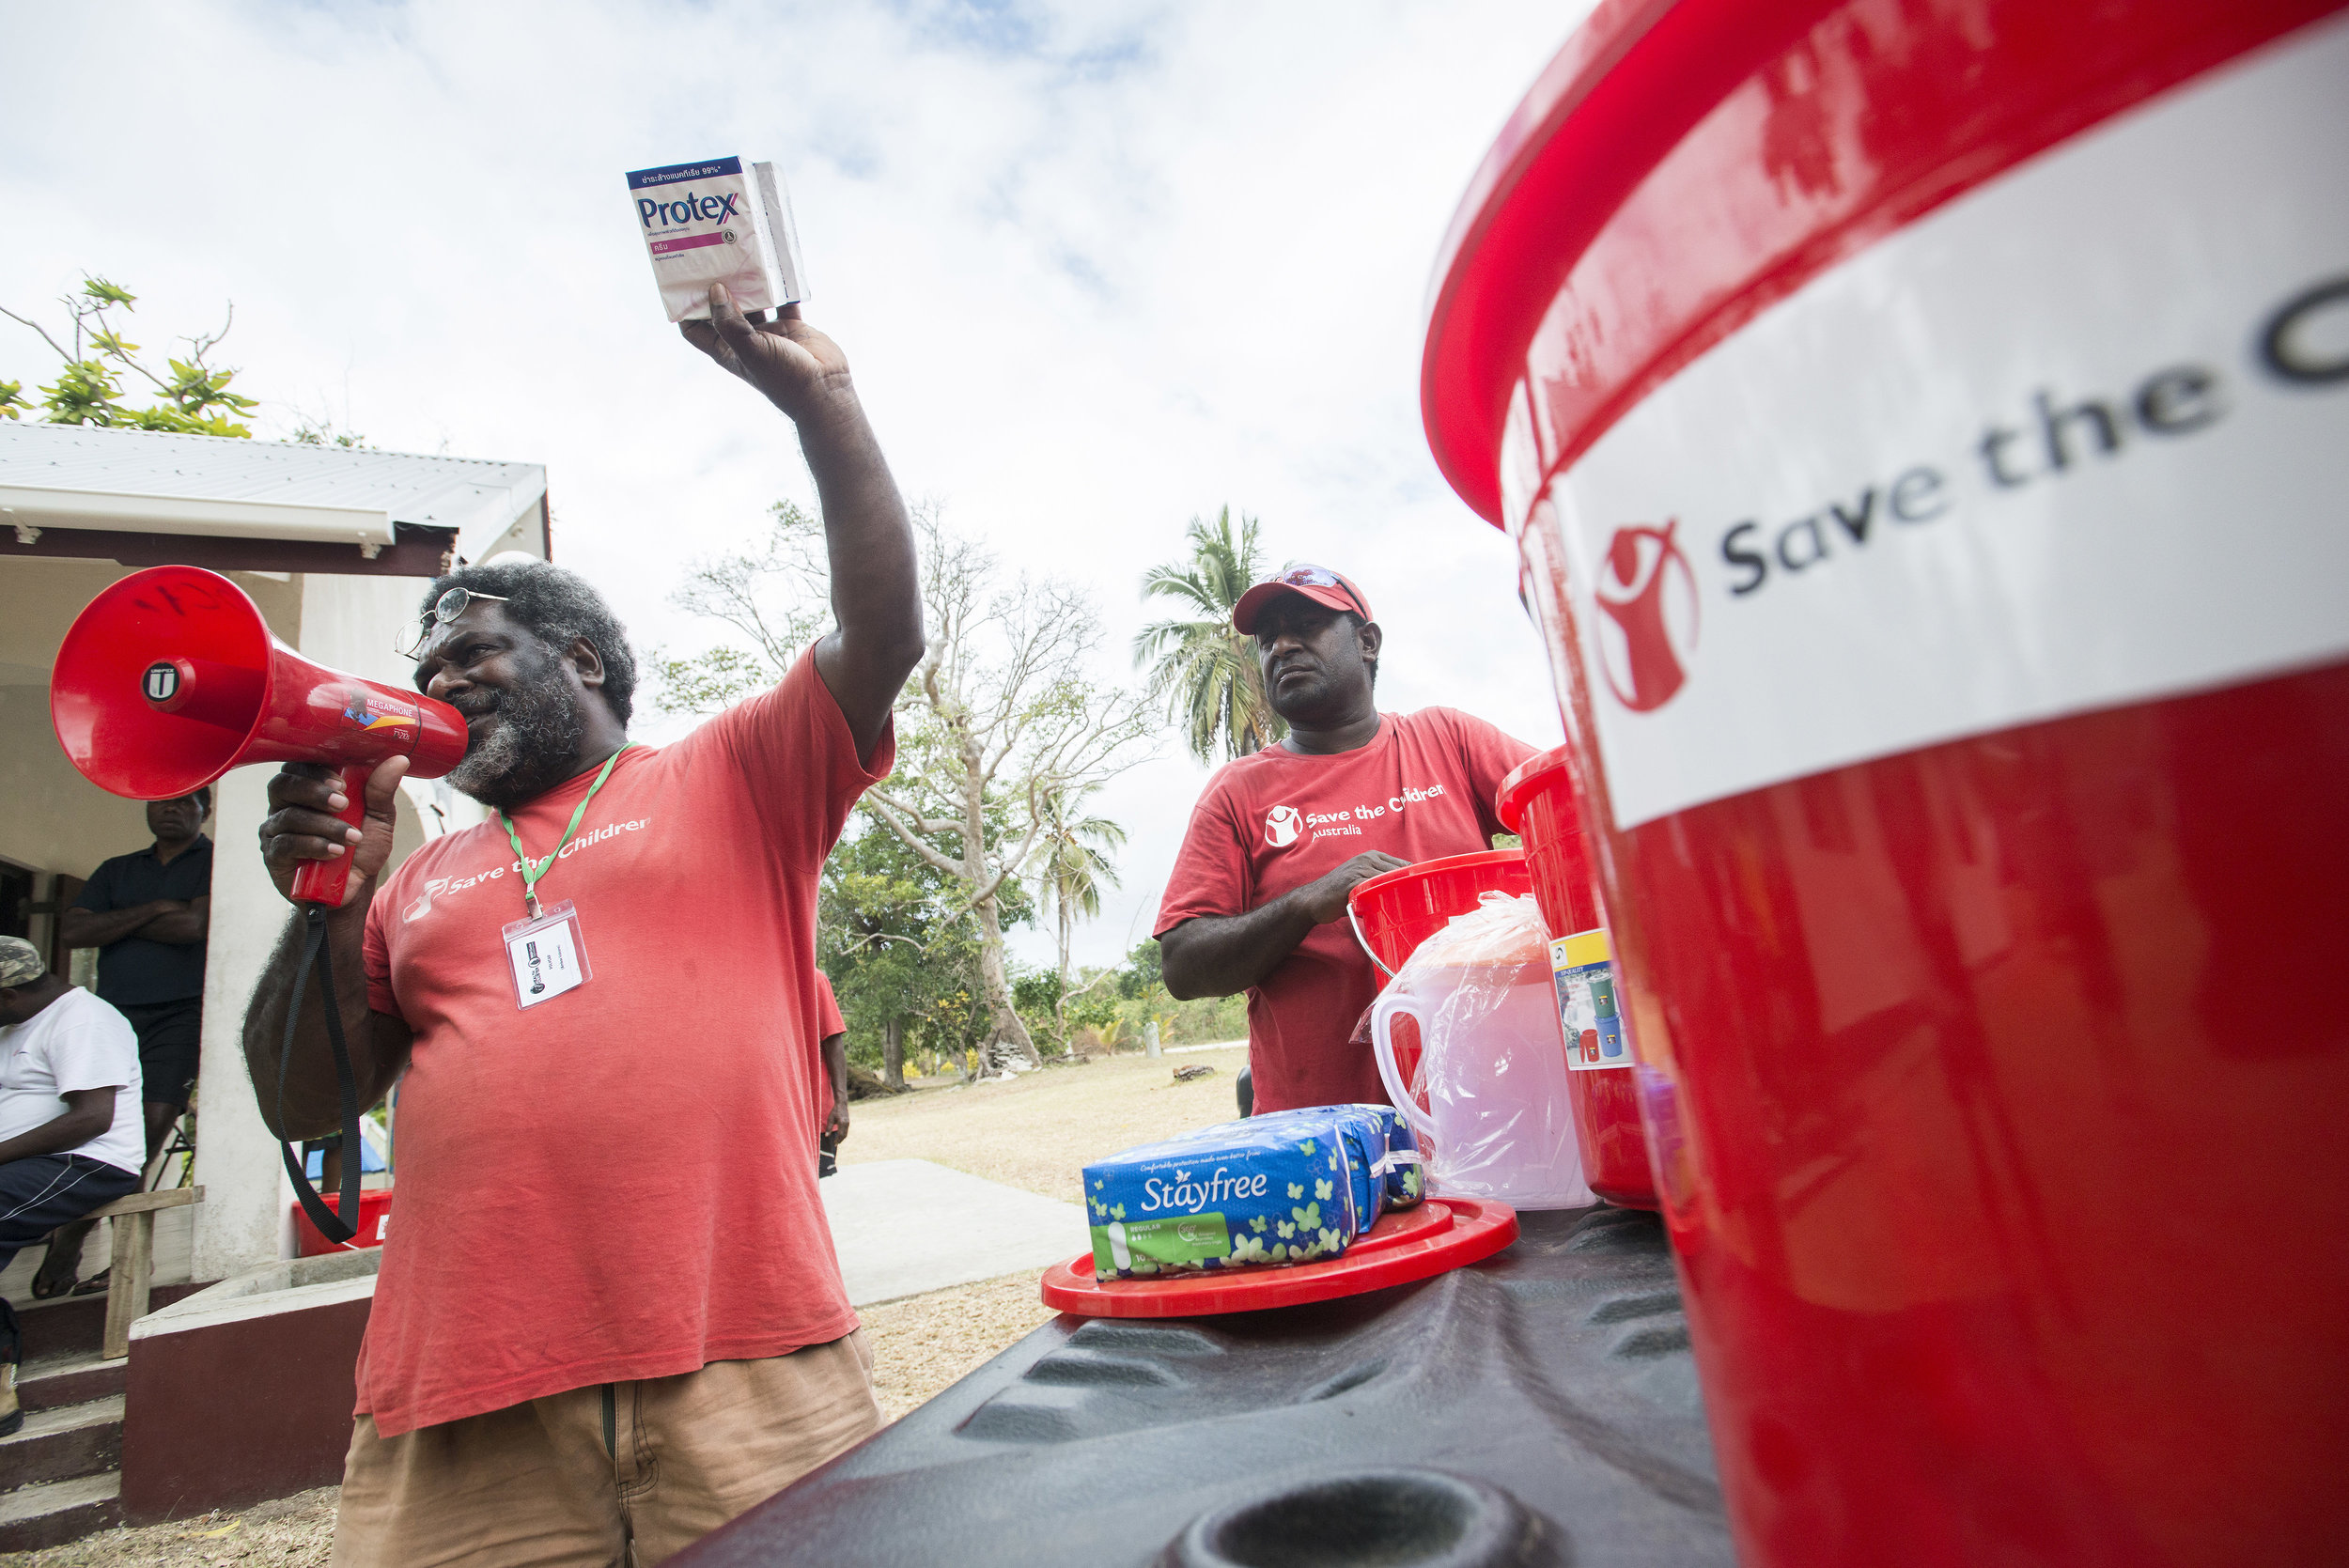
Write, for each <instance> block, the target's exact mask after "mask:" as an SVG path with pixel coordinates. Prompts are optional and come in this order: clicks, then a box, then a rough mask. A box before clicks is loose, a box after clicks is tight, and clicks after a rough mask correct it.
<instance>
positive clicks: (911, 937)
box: [817, 813, 1050, 1066]
mask: <svg viewBox="0 0 2349 1568" xmlns="http://www.w3.org/2000/svg"><path fill="white" fill-rule="evenodd" d="M998 831H1001V830H1000V824H998ZM1007 893H1008V896H1007V897H1006V898H1005V900H1004V901H1003V906H1002V908H1003V918H1004V920H1005V923H1006V924H1032V923H1033V922H1034V917H1035V908H1034V903H1033V902H1032V901H1031V900H1030V899H1029V898H1028V897H1027V895H1026V893H1025V891H1024V890H1021V889H1019V888H1018V887H1016V886H1014V887H1013V888H1011V889H1009V890H1007ZM817 961H818V962H819V963H820V964H821V965H822V966H823V969H824V971H825V973H827V974H829V975H830V976H831V977H832V991H833V994H834V995H835V996H836V997H837V998H838V1000H839V1002H840V1013H841V1017H842V1018H843V1019H844V1020H845V1021H846V1022H847V1024H848V1054H849V1056H850V1058H851V1059H853V1060H855V1061H858V1062H861V1063H868V1064H870V1065H874V1066H879V1064H880V1062H881V1058H882V1042H883V1040H884V1039H885V1037H886V1036H887V1033H888V1031H889V1026H890V1024H891V1023H892V1022H893V1021H894V1022H895V1023H897V1024H898V1025H899V1027H900V1030H901V1034H900V1040H901V1043H902V1044H903V1046H904V1048H905V1051H906V1055H907V1057H908V1058H909V1059H910V1058H911V1057H912V1056H913V1055H914V1054H915V1053H916V1052H917V1051H923V1050H933V1051H941V1052H945V1053H947V1054H949V1055H959V1054H960V1053H961V1052H962V1051H964V1050H966V1049H968V1048H972V1047H973V1046H979V1045H984V1044H985V1043H986V1041H987V1039H988V1026H989V1017H988V1007H987V1004H986V1001H985V997H986V980H985V977H984V974H983V973H982V970H981V968H980V955H979V932H978V927H977V923H976V922H974V921H973V920H972V917H971V910H970V907H969V906H968V904H967V903H965V901H964V899H963V897H962V888H961V885H960V884H959V883H958V882H957V881H956V879H955V878H953V877H949V876H947V875H946V874H945V873H943V872H941V871H940V870H939V869H938V868H936V867H935V866H933V865H931V864H930V862H927V861H926V860H925V859H923V858H922V857H921V856H920V855H919V854H917V853H916V852H915V851H914V850H912V849H911V848H910V847H909V846H907V845H906V844H905V843H904V841H903V840H901V839H899V838H898V837H897V836H896V835H895V834H894V833H892V832H890V831H887V830H886V829H884V828H882V827H881V826H880V825H879V823H878V822H875V821H874V820H872V818H871V817H870V816H869V815H864V814H863V813H860V814H859V815H857V816H856V817H854V818H852V819H851V823H850V831H848V833H847V834H846V835H844V836H843V837H842V839H841V841H840V843H839V844H838V845H837V846H835V847H834V848H833V850H832V855H831V858H830V859H828V860H827V861H826V862H824V871H823V876H822V878H821V880H820V882H819V883H818V892H817ZM1049 1006H1050V1004H1049V1003H1047V1008H1048V1010H1049Z"/></svg>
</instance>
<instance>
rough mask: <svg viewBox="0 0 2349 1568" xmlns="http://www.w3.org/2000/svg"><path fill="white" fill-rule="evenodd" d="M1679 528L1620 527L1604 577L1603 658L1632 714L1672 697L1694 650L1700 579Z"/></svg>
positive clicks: (1610, 543)
mask: <svg viewBox="0 0 2349 1568" xmlns="http://www.w3.org/2000/svg"><path fill="white" fill-rule="evenodd" d="M1679 527H1680V523H1679V520H1677V519H1674V520H1672V521H1670V522H1667V523H1665V524H1664V526H1663V527H1661V528H1649V527H1646V526H1644V525H1635V526H1632V527H1629V528H1618V529H1616V530H1615V536H1614V537H1613V538H1612V539H1610V541H1608V545H1607V553H1606V557H1605V562H1606V569H1605V570H1604V571H1603V572H1602V573H1601V574H1600V576H1599V579H1598V592H1597V599H1598V608H1599V612H1600V613H1601V614H1603V615H1604V616H1605V617H1606V619H1605V620H1603V621H1602V622H1600V623H1599V627H1598V646H1599V658H1600V660H1601V662H1602V664H1603V666H1604V667H1605V669H1606V672H1607V685H1608V689H1609V690H1610V691H1613V692H1614V694H1615V700H1616V701H1617V702H1619V703H1621V704H1623V706H1626V707H1627V708H1629V709H1630V710H1631V711H1632V712H1634V713H1648V712H1652V711H1653V710H1655V709H1657V708H1659V707H1661V706H1664V705H1665V704H1666V703H1668V702H1670V701H1672V697H1673V696H1674V695H1675V694H1676V693H1677V692H1678V691H1680V689H1681V687H1682V686H1684V685H1686V684H1687V683H1688V656H1689V655H1690V654H1692V653H1694V652H1695V651H1696V645H1697V579H1696V573H1695V572H1694V571H1693V570H1691V569H1690V567H1689V566H1688V557H1687V556H1686V555H1683V554H1682V553H1681V552H1680V544H1679V541H1678V540H1676V539H1674V538H1673V537H1672V536H1673V534H1674V533H1675V532H1676V531H1677V530H1678V529H1679Z"/></svg>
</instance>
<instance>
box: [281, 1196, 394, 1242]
mask: <svg viewBox="0 0 2349 1568" xmlns="http://www.w3.org/2000/svg"><path fill="white" fill-rule="evenodd" d="M319 1199H320V1200H321V1201H322V1202H324V1203H325V1204H326V1206H327V1208H328V1210H329V1211H330V1212H332V1213H334V1214H340V1213H342V1211H343V1205H342V1194H341V1193H339V1192H321V1193H319ZM293 1222H294V1247H295V1250H296V1251H297V1252H298V1254H299V1255H300V1256H302V1257H305V1258H316V1257H321V1256H323V1255H325V1254H326V1253H328V1252H342V1251H355V1250H359V1249H362V1248H367V1247H381V1246H382V1245H383V1238H384V1237H385V1236H387V1235H389V1234H391V1228H392V1189H391V1188H388V1187H385V1188H373V1189H370V1190H367V1191H363V1192H361V1193H360V1194H359V1224H358V1227H357V1229H358V1233H359V1234H357V1235H355V1236H352V1237H351V1238H350V1240H349V1241H329V1240H327V1239H326V1233H324V1232H323V1231H321V1230H319V1228H318V1227H317V1226H316V1225H313V1224H311V1223H310V1217H309V1216H308V1215H306V1214H304V1213H303V1212H302V1205H301V1204H300V1203H296V1204H295V1205H294V1206H293Z"/></svg>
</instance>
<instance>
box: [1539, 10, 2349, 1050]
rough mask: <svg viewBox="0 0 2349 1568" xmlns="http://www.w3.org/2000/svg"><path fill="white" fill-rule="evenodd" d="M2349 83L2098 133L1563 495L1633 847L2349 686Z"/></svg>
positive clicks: (1885, 253)
mask: <svg viewBox="0 0 2349 1568" xmlns="http://www.w3.org/2000/svg"><path fill="white" fill-rule="evenodd" d="M2343 82H2349V23H2343V22H2339V21H2336V22H2330V23H2324V24H2322V25H2319V26H2314V27H2310V28H2304V29H2302V30H2301V31H2300V32H2298V33H2296V34H2295V35H2292V36H2291V37H2290V38H2288V39H2285V40H2284V41H2283V42H2281V43H2279V44H2278V45H2275V46H2272V47H2270V48H2267V49H2264V50H2261V51H2258V52H2255V53H2254V54H2250V55H2248V56H2247V57H2246V58H2245V59H2243V60H2242V61H2239V62H2236V63H2234V64H2232V65H2230V66H2228V67H2225V68H2222V69H2220V70H2217V71H2213V72H2211V73H2208V74H2206V75H2204V76H2202V77H2199V78H2197V79H2195V80H2193V81H2191V82H2188V83H2186V84H2185V85H2182V86H2180V87H2177V88H2175V89H2172V90H2170V92H2167V93H2165V94H2162V95H2160V96H2158V97H2155V98H2154V99H2151V100H2149V101H2146V102H2145V103H2144V104H2142V105H2139V107H2137V108H2135V109H2132V110H2130V111H2128V112H2126V113H2123V114H2122V115H2120V116H2115V117H2114V118H2112V119H2109V120H2107V121H2105V122H2103V123H2102V124H2099V125H2097V126H2095V127H2092V128H2091V129H2090V130H2089V131H2087V132H2083V133H2081V134H2080V135H2078V136H2076V137H2074V138H2072V139H2071V140H2069V141H2067V142H2065V143H2062V144H2061V145H2060V146H2058V147H2054V148H2052V149H2050V150H2049V151H2047V152H2046V153H2044V154H2042V155H2040V156H2039V157H2037V158H2035V159H2033V160H2031V161H2030V162H2028V163H2024V164H2022V165H2020V166H2018V167H2017V168H2016V169H2015V170H2014V171H2013V172H2011V173H2008V174H2006V175H2004V176H2001V177H1999V178H1998V179H1993V180H1991V181H1989V182H1987V183H1985V184H1983V185H1982V186H1981V187H1979V188H1977V189H1975V190H1973V191H1970V192H1968V193H1966V194H1963V195H1961V196H1959V197H1957V198H1955V199H1953V200H1952V201H1951V202H1949V203H1948V204H1946V205H1945V206H1943V207H1940V208H1938V209H1937V210H1934V211H1932V212H1929V213H1927V214H1926V215H1925V216H1923V217H1922V218H1921V219H1919V220H1917V221H1916V222H1914V223H1912V224H1910V225H1908V226H1907V227H1906V228H1904V229H1902V230H1900V231H1898V232H1897V233H1894V234H1892V235H1890V236H1889V237H1887V238H1885V239H1883V240H1881V241H1877V242H1875V244H1873V245H1871V246H1869V247H1868V248H1867V249H1865V250H1863V251H1861V252H1859V254H1857V255H1856V256H1853V257H1852V258H1851V259H1849V260H1848V261H1845V262H1843V264H1841V265H1840V266H1838V267H1835V268H1833V269H1831V270H1830V271H1828V272H1825V273H1823V274H1821V275H1820V276H1819V277H1817V278H1815V279H1813V280H1812V282H1810V283H1809V284H1807V285H1805V286H1804V287H1801V288H1800V289H1798V290H1797V292H1796V293H1794V294H1793V295H1791V296H1789V297H1788V298H1787V299H1785V300H1783V301H1781V302H1780V303H1777V304H1775V305H1773V306H1771V307H1770V308H1768V309H1767V310H1766V311H1764V312H1763V313H1762V314H1761V315H1759V316H1757V317H1756V318H1754V319H1753V320H1752V321H1751V322H1750V323H1749V324H1748V325H1747V326H1745V327H1744V328H1743V329H1741V330H1740V331H1738V332H1737V333H1735V334H1733V335H1732V336H1730V337H1729V338H1727V339H1726V340H1724V341H1723V342H1721V343H1720V344H1719V345H1718V346H1716V347H1715V348H1713V349H1710V350H1708V351H1707V352H1706V353H1704V354H1703V356H1701V357H1700V358H1698V359H1697V360H1696V361H1694V362H1693V363H1691V364H1690V365H1688V366H1687V367H1686V368H1684V369H1683V370H1681V371H1680V372H1679V373H1678V374H1677V375H1675V376H1674V377H1672V379H1671V380H1669V381H1667V382H1666V383H1665V384H1664V385H1663V386H1661V387H1660V388H1659V389H1658V390H1657V391H1656V392H1655V393H1653V394H1652V395H1650V396H1648V397H1647V398H1646V399H1645V400H1644V401H1643V402H1641V404H1640V405H1639V406H1637V407H1636V408H1634V409H1633V410H1631V411H1629V412H1628V413H1626V415H1625V416H1624V417H1623V418H1622V419H1621V420H1620V421H1619V422H1618V423H1617V424H1616V425H1615V426H1614V427H1612V428H1611V429H1610V430H1609V431H1608V432H1607V433H1606V434H1605V435H1604V436H1602V437H1601V438H1600V439H1599V440H1598V441H1597V442H1595V444H1594V445H1593V446H1592V447H1591V448H1590V450H1589V451H1588V452H1587V453H1586V454H1585V455H1584V456H1583V457H1582V458H1581V459H1580V460H1579V462H1577V463H1576V464H1575V466H1574V467H1573V468H1572V469H1571V470H1570V471H1568V472H1567V473H1566V474H1563V475H1562V476H1560V477H1559V478H1557V479H1556V480H1554V481H1553V482H1552V485H1551V489H1550V491H1549V499H1550V501H1551V504H1552V506H1553V508H1554V510H1555V512H1556V514H1557V519H1558V526H1559V529H1560V532H1561V534H1562V536H1563V545H1564V548H1565V551H1566V556H1567V560H1568V563H1569V575H1570V578H1571V580H1572V592H1573V595H1574V599H1575V608H1576V618H1577V620H1578V622H1579V633H1580V636H1581V638H1582V643H1583V646H1582V649H1581V655H1582V662H1583V667H1584V668H1585V669H1586V670H1587V671H1588V672H1589V675H1590V689H1591V701H1592V706H1593V708H1594V709H1595V716H1596V721H1597V729H1598V739H1599V744H1600V748H1601V750H1602V752H1603V753H1604V755H1605V757H1606V762H1607V775H1608V779H1607V782H1608V787H1609V792H1610V806H1611V807H1612V810H1613V814H1614V817H1615V821H1616V823H1617V825H1618V826H1621V827H1626V828H1627V827H1632V826H1636V825H1638V824H1640V823H1642V822H1648V821H1652V820H1654V819H1656V818H1657V817H1659V816H1662V815H1667V814H1669V813H1672V812H1675V811H1680V810H1683V809H1686V808H1688V807H1690V806H1694V805H1699V804H1703V802H1706V801H1709V800H1721V799H1724V798H1726V797H1728V796H1732V795H1735V794H1739V793H1742V792H1744V791H1747V790H1750V789H1754V788H1758V787H1760V786H1763V785H1765V784H1776V783H1779V782H1781V781H1784V780H1788V779H1793V778H1798V777H1801V776H1803V775H1806V774H1810V773H1816V772H1820V771H1824V770H1826V769H1828V768H1839V767H1843V766H1845V765H1848V764H1851V763H1856V762H1862V761H1866V760H1869V759H1871V758H1875V757H1882V756H1888V755H1891V754H1894V753H1900V752H1905V751H1909V750H1913V749H1915V748H1918V747H1921V746H1926V745H1930V744H1933V743H1935V742H1937V741H1944V740H1951V739H1955V738H1959V737H1966V736H1971V735H1981V734H1983V733H1986V732H1989V731H1993V730H1999V729H2004V728H2008V727H2010V726H2013V725H2016V724H2023V723H2029V722H2035V721H2039V720H2046V719H2051V718H2056V717H2060V716H2062V715H2065V714H2071V713H2078V712H2083V711H2086V710H2090V709H2093V708H2098V707H2107V706H2118V705H2122V704H2127V703H2134V702H2140V701H2145V700H2149V699H2153V698H2157V697H2162V696H2167V695H2171V694H2177V693H2184V692H2188V691H2197V690H2207V689H2210V688H2215V687H2221V686H2227V685H2232V684H2236V683H2240V682H2244V681H2248V680H2253V679H2258V678H2261V677H2263V676H2265V675H2278V674H2282V673H2285V672H2288V671H2291V670H2294V669H2296V668H2305V667H2309V666H2312V665H2316V664H2321V663H2326V662H2330V661H2333V660H2340V659H2341V658H2343V657H2349V527H2343V526H2341V496H2342V495H2344V494H2349V158H2341V157H2334V156H2320V155H2318V154H2317V152H2316V150H2315V149H2318V148H2324V147H2333V148H2341V147H2349V93H2344V92H2342V91H2341V84H2342V83H2343ZM1577 1064H1578V1065H1580V1064H1581V1063H1577Z"/></svg>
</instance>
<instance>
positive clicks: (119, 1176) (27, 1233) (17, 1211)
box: [0, 1155, 139, 1268]
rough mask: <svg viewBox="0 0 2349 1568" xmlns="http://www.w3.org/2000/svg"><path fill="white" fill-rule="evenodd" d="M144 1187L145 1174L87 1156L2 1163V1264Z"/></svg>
mask: <svg viewBox="0 0 2349 1568" xmlns="http://www.w3.org/2000/svg"><path fill="white" fill-rule="evenodd" d="M138 1189H139V1173H138V1172H136V1171H125V1170H123V1169H122V1168H121V1167H120V1166H118V1165H109V1164H107V1163H106V1162H105V1161H104V1160H102V1159H92V1158H90V1157H88V1156H87V1155H34V1156H33V1157H30V1158H29V1159H12V1160H10V1161H8V1163H7V1164H6V1165H0V1268H6V1267H8V1264H9V1261H10V1260H12V1259H13V1258H14V1257H15V1256H16V1253H17V1249H18V1248H20V1247H30V1246H31V1245H32V1244H33V1243H34V1242H36V1241H39V1239H40V1238H41V1237H43V1236H45V1235H47V1234H49V1233H50V1232H52V1231H54V1230H55V1229H56V1228H57V1227H58V1226H60V1225H64V1224H68V1223H70V1222H71V1221H73V1220H76V1219H81V1218H82V1216H84V1215H86V1214H87V1213H88V1212H89V1211H90V1210H92V1209H95V1208H103V1207H105V1206H106V1205H107V1204H108V1203H113V1202H114V1201H115V1200H116V1199H117V1198H128V1197H129V1196H130V1195H131V1194H132V1193H133V1192H136V1191H137V1190H138Z"/></svg>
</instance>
